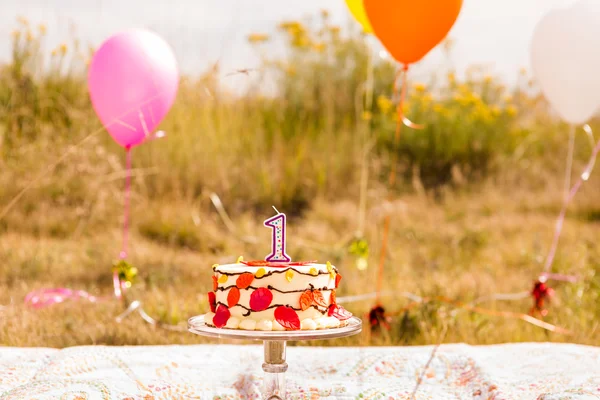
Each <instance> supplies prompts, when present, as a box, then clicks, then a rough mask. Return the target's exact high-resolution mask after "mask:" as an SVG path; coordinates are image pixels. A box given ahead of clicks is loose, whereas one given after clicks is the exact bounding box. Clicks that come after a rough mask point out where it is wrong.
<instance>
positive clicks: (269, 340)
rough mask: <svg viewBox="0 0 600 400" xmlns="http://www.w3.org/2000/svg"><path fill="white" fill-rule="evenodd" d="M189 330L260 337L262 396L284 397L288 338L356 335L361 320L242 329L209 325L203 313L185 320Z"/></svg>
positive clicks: (232, 336) (221, 335)
mask: <svg viewBox="0 0 600 400" xmlns="http://www.w3.org/2000/svg"><path fill="white" fill-rule="evenodd" d="M188 329H189V331H190V332H192V333H194V334H196V335H201V336H208V337H212V338H220V339H245V340H262V341H263V347H264V358H265V362H264V363H263V365H262V369H263V371H264V372H265V378H264V382H263V387H262V394H263V399H267V400H270V399H281V400H283V399H285V372H286V371H287V368H288V365H287V363H286V360H285V348H286V343H287V342H288V341H293V340H319V339H336V338H341V337H345V336H352V335H356V334H358V333H360V332H361V330H362V321H361V320H360V319H358V318H356V317H352V318H350V319H348V320H347V321H346V325H345V326H343V327H340V328H332V329H321V330H314V331H244V330H238V329H224V328H213V327H210V326H208V325H206V323H205V322H204V316H203V315H200V316H197V317H192V318H190V319H189V320H188Z"/></svg>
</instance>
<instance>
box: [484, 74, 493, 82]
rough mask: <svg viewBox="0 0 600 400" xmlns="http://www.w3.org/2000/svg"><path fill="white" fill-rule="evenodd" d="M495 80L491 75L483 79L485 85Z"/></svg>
mask: <svg viewBox="0 0 600 400" xmlns="http://www.w3.org/2000/svg"><path fill="white" fill-rule="evenodd" d="M493 80H494V78H492V76H491V75H486V76H484V77H483V82H484V83H491V82H492V81H493Z"/></svg>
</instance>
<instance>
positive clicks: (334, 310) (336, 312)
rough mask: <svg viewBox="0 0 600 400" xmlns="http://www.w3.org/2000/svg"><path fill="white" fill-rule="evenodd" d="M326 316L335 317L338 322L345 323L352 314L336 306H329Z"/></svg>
mask: <svg viewBox="0 0 600 400" xmlns="http://www.w3.org/2000/svg"><path fill="white" fill-rule="evenodd" d="M327 315H329V316H330V317H335V318H337V319H339V320H340V321H345V320H347V319H349V318H350V317H352V313H351V312H350V311H348V310H346V309H345V308H344V307H342V306H339V305H337V304H332V305H330V306H329V311H328V312H327Z"/></svg>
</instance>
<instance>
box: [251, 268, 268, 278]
mask: <svg viewBox="0 0 600 400" xmlns="http://www.w3.org/2000/svg"><path fill="white" fill-rule="evenodd" d="M266 273H267V271H265V269H264V268H259V269H258V270H257V271H256V273H255V274H254V276H256V277H257V278H262V277H263V276H265V274H266Z"/></svg>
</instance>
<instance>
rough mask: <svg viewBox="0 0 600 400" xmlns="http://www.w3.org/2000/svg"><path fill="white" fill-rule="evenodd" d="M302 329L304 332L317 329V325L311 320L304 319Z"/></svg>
mask: <svg viewBox="0 0 600 400" xmlns="http://www.w3.org/2000/svg"><path fill="white" fill-rule="evenodd" d="M300 329H302V330H303V331H306V330H314V329H317V323H316V322H315V320H314V319H311V318H307V319H303V320H302V321H301V322H300Z"/></svg>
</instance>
